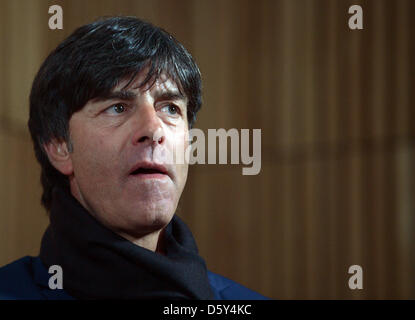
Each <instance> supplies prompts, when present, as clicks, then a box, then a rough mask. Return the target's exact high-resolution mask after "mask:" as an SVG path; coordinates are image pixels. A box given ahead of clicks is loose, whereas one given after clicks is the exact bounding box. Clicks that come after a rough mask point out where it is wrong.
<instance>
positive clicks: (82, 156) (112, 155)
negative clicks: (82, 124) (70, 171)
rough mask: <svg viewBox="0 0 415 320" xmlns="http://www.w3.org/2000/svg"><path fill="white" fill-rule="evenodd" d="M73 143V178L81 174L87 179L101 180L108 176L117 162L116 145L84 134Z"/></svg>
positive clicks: (98, 137) (95, 136) (101, 138)
mask: <svg viewBox="0 0 415 320" xmlns="http://www.w3.org/2000/svg"><path fill="white" fill-rule="evenodd" d="M74 140H75V141H73V165H74V174H75V176H76V175H77V174H78V176H80V175H81V174H82V175H83V176H84V177H87V179H92V180H95V181H96V180H101V179H100V178H104V177H105V176H109V175H110V174H111V173H112V172H113V169H112V170H111V168H113V167H114V166H116V164H117V163H118V162H119V161H118V158H119V152H118V150H115V147H116V145H117V144H116V143H115V142H111V141H108V139H104V138H103V137H100V136H97V135H91V134H84V135H83V136H82V137H77V139H74Z"/></svg>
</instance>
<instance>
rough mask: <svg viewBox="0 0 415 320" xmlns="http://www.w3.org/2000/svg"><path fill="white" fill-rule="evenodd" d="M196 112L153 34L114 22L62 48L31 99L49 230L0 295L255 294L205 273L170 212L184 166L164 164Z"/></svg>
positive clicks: (191, 87)
mask: <svg viewBox="0 0 415 320" xmlns="http://www.w3.org/2000/svg"><path fill="white" fill-rule="evenodd" d="M200 107H201V79H200V73H199V70H198V68H197V66H196V64H195V63H194V61H193V59H192V57H191V56H190V54H189V53H188V52H187V51H186V49H185V48H184V47H183V46H182V45H181V44H180V43H178V42H177V41H176V40H175V39H174V38H173V37H172V36H171V35H169V34H168V33H167V32H165V31H164V30H161V29H160V28H157V27H155V26H153V25H151V24H149V23H145V22H143V21H141V20H139V19H136V18H133V17H113V18H107V19H103V20H99V21H96V22H94V23H91V24H88V25H85V26H82V27H80V28H79V29H77V30H76V31H75V32H74V33H73V34H72V35H71V36H69V37H68V38H67V39H66V40H64V41H63V42H62V43H61V44H60V45H59V46H58V47H57V48H56V49H55V50H54V51H53V52H52V53H51V54H50V55H49V56H48V58H47V59H46V60H45V62H44V63H43V65H42V66H41V68H40V70H39V72H38V74H37V76H36V78H35V80H34V82H33V87H32V91H31V95H30V117H29V123H28V124H29V129H30V133H31V136H32V139H33V143H34V148H35V154H36V157H37V159H38V161H39V163H40V165H41V168H42V174H41V181H42V186H43V195H42V204H43V205H44V207H45V208H46V209H47V210H48V212H49V215H50V225H49V227H48V228H47V230H46V232H45V234H44V236H43V239H42V243H41V249H40V255H39V257H25V258H22V259H20V260H17V261H15V262H13V263H11V264H9V265H7V266H5V267H3V268H1V269H0V298H3V299H111V298H116V299H117V298H121V299H157V298H172V299H214V298H216V299H262V298H264V297H262V296H261V295H259V294H257V293H255V292H253V291H251V290H249V289H247V288H245V287H243V286H241V285H239V284H237V283H235V282H233V281H231V280H229V279H226V278H224V277H221V276H219V275H216V274H213V273H211V272H209V271H207V270H206V266H205V263H204V261H203V259H202V258H201V257H200V256H199V255H198V251H197V247H196V244H195V241H194V239H193V236H192V234H191V232H190V230H189V229H188V227H187V226H186V225H185V224H184V222H183V221H181V220H180V219H179V218H178V217H177V216H175V214H174V213H175V211H176V208H177V204H178V201H179V199H180V195H181V193H182V191H183V188H184V186H185V183H186V179H187V171H188V165H187V164H186V163H175V162H174V161H166V159H174V158H175V154H174V153H175V151H174V150H183V149H185V148H186V147H187V146H188V144H189V128H191V127H192V125H193V123H194V121H195V118H196V113H197V111H198V110H199V109H200ZM176 162H177V161H176ZM52 266H53V267H52ZM56 266H58V269H56V270H58V271H59V270H60V272H61V276H62V279H61V280H62V282H61V284H62V288H55V287H54V286H51V281H50V280H51V277H52V275H51V274H49V273H48V271H49V268H50V267H52V268H56ZM54 270H55V269H54ZM52 282H53V281H52Z"/></svg>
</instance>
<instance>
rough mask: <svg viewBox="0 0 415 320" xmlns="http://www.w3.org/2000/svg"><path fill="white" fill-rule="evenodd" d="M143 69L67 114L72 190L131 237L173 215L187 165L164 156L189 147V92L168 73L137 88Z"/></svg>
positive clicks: (96, 213)
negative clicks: (182, 91) (184, 92)
mask: <svg viewBox="0 0 415 320" xmlns="http://www.w3.org/2000/svg"><path fill="white" fill-rule="evenodd" d="M145 75H146V74H145V73H144V72H142V73H141V74H140V75H139V76H138V77H137V78H136V80H135V81H133V82H132V83H131V84H130V85H129V86H128V87H127V88H124V86H125V85H126V84H127V83H128V81H123V82H120V84H119V85H118V86H117V87H116V88H115V89H114V90H113V95H112V96H111V97H109V98H106V99H105V100H90V101H89V102H88V103H87V104H86V105H85V106H84V107H83V108H82V109H81V110H80V111H78V112H76V113H74V114H73V115H72V117H71V119H70V121H69V131H70V138H71V142H72V146H73V152H72V153H71V154H70V160H71V161H72V167H73V174H72V175H70V177H69V179H70V186H71V192H72V194H73V195H74V196H75V198H77V199H78V201H79V202H80V203H81V204H82V205H83V206H84V207H85V208H86V209H87V210H88V211H89V212H90V213H91V214H93V215H94V216H95V217H96V218H97V219H98V220H99V221H100V222H101V223H103V224H104V225H106V226H107V227H109V228H110V229H112V230H114V231H116V232H118V233H120V234H126V235H128V236H132V237H135V236H137V237H140V236H142V235H145V234H147V233H150V232H153V231H156V230H159V229H161V228H163V227H164V226H166V225H167V224H168V223H169V222H170V220H171V218H172V217H173V215H174V212H175V210H176V207H177V204H178V201H179V199H180V195H181V193H182V191H183V188H184V185H185V183H186V179H187V171H188V165H187V164H172V161H168V163H166V159H167V158H169V157H170V156H171V155H172V154H173V152H174V150H175V148H178V149H180V150H182V149H186V148H187V146H188V134H189V132H188V122H187V99H186V97H184V96H182V95H181V94H180V92H179V90H178V87H177V85H176V84H175V83H174V82H173V81H172V80H171V79H169V78H167V77H166V76H163V75H162V76H161V77H160V78H159V79H158V80H157V81H156V82H155V83H154V85H153V86H151V87H150V88H149V86H145V87H143V88H139V87H138V86H139V84H140V83H141V82H142V81H143V79H144V78H145ZM150 83H151V81H150ZM170 159H171V158H170Z"/></svg>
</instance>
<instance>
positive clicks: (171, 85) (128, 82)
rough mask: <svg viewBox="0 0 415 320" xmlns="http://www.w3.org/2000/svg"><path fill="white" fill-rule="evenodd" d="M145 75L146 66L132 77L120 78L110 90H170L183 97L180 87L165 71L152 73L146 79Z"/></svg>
mask: <svg viewBox="0 0 415 320" xmlns="http://www.w3.org/2000/svg"><path fill="white" fill-rule="evenodd" d="M147 75H148V68H145V69H144V70H142V71H141V72H139V73H138V74H137V75H136V76H134V77H133V78H131V77H130V78H126V79H123V80H121V81H120V82H119V83H118V84H117V85H116V86H115V88H113V90H112V91H113V92H114V91H141V92H146V91H150V92H153V91H156V92H172V93H176V94H177V95H182V96H183V99H185V95H184V94H183V93H182V92H183V90H181V87H180V86H179V85H178V84H177V83H176V82H175V81H174V80H173V79H172V78H171V77H169V76H168V75H167V74H166V73H165V72H162V73H161V74H159V75H153V76H152V77H151V78H150V79H147Z"/></svg>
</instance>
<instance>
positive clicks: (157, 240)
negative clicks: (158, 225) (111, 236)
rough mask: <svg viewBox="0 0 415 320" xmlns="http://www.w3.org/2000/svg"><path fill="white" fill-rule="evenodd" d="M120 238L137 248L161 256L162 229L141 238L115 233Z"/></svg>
mask: <svg viewBox="0 0 415 320" xmlns="http://www.w3.org/2000/svg"><path fill="white" fill-rule="evenodd" d="M117 233H118V234H119V235H120V236H121V237H123V238H124V239H127V240H128V241H131V242H132V243H134V244H135V245H137V246H140V247H142V248H145V249H147V250H151V251H153V252H157V253H160V254H163V252H164V250H163V247H164V246H163V242H164V229H162V230H157V231H155V232H152V233H149V234H146V235H144V236H141V237H138V238H137V237H132V236H131V235H129V234H127V233H124V232H117Z"/></svg>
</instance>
